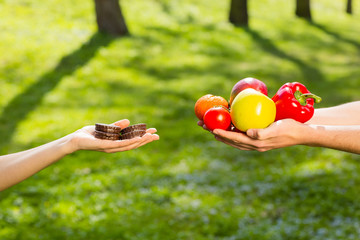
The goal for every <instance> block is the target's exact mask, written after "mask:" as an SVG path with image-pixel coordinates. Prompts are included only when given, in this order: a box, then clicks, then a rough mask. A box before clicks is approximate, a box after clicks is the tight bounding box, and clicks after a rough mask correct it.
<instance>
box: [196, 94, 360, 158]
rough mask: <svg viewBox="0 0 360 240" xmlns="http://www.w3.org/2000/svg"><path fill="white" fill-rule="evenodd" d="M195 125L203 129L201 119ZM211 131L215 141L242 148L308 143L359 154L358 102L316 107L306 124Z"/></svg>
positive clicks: (283, 122) (280, 123) (264, 148)
mask: <svg viewBox="0 0 360 240" xmlns="http://www.w3.org/2000/svg"><path fill="white" fill-rule="evenodd" d="M198 124H199V125H200V126H203V127H204V128H205V129H206V127H205V126H204V125H203V122H202V121H199V122H198ZM212 133H213V134H214V135H215V138H216V139H217V140H218V141H221V142H223V143H225V144H228V145H230V146H232V147H235V148H238V149H241V150H257V151H261V152H263V151H268V150H271V149H276V148H282V147H288V146H293V145H307V146H318V147H326V148H333V149H337V150H341V151H347V152H351V153H357V154H360V101H357V102H351V103H346V104H342V105H339V106H335V107H330V108H321V109H317V110H315V113H314V116H313V118H312V119H310V121H308V122H307V123H306V124H302V123H299V122H296V121H294V120H292V119H284V120H280V121H277V122H274V123H273V124H271V125H270V126H269V127H267V128H265V129H249V130H248V131H247V132H246V133H238V132H231V131H224V130H220V129H215V130H214V131H213V132H212Z"/></svg>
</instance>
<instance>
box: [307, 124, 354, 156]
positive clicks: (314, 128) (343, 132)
mask: <svg viewBox="0 0 360 240" xmlns="http://www.w3.org/2000/svg"><path fill="white" fill-rule="evenodd" d="M305 136H306V137H307V138H306V140H305V138H304V139H303V140H302V142H303V143H304V145H308V146H318V147H327V148H332V149H337V150H342V151H346V152H351V153H356V154H360V125H349V126H326V125H321V126H319V125H310V128H309V129H308V134H306V135H304V134H303V137H305ZM309 136H311V137H309Z"/></svg>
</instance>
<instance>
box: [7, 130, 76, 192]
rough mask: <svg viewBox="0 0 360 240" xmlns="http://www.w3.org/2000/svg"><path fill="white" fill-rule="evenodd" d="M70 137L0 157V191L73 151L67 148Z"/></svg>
mask: <svg viewBox="0 0 360 240" xmlns="http://www.w3.org/2000/svg"><path fill="white" fill-rule="evenodd" d="M70 138H71V135H68V136H65V137H63V138H60V139H58V140H55V141H53V142H50V143H47V144H44V145H42V146H39V147H36V148H33V149H30V150H27V151H23V152H19V153H14V154H9V155H5V156H1V157H0V191H1V190H4V189H6V188H8V187H10V186H12V185H14V184H16V183H19V182H21V181H23V180H24V179H26V178H28V177H30V176H32V175H33V174H35V173H37V172H39V171H40V170H42V169H44V168H46V167H47V166H49V165H51V164H52V163H54V162H56V161H58V160H59V159H61V158H62V157H64V156H65V155H67V154H69V153H71V152H72V151H73V150H71V149H70V148H69V141H70Z"/></svg>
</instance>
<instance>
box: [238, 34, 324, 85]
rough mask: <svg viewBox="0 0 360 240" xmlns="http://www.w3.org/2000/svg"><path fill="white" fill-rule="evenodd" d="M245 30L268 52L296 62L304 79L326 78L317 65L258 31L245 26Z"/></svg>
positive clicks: (317, 79) (322, 79) (318, 79)
mask: <svg viewBox="0 0 360 240" xmlns="http://www.w3.org/2000/svg"><path fill="white" fill-rule="evenodd" d="M244 30H245V31H246V32H247V33H248V34H249V35H250V36H251V37H252V38H253V39H254V41H255V42H256V43H258V45H259V46H260V47H261V48H262V49H263V50H264V51H266V52H269V53H271V54H272V55H274V56H276V57H279V58H283V59H286V60H289V61H290V62H292V63H294V64H296V65H297V66H298V67H299V69H300V70H301V71H302V74H303V76H304V79H305V80H306V81H311V80H316V81H321V82H323V81H324V80H325V78H324V75H323V74H322V73H321V72H320V71H319V70H318V69H316V67H313V66H310V65H308V64H306V62H304V61H302V60H301V59H299V58H297V57H296V56H295V55H291V54H290V53H287V52H284V51H282V50H280V49H279V48H277V47H276V46H275V45H274V44H273V43H272V42H271V40H269V39H266V38H264V37H263V36H261V35H260V34H259V33H258V32H256V31H254V30H252V29H250V28H244Z"/></svg>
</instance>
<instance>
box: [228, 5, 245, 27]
mask: <svg viewBox="0 0 360 240" xmlns="http://www.w3.org/2000/svg"><path fill="white" fill-rule="evenodd" d="M229 20H230V22H231V23H232V24H234V25H236V26H246V27H247V26H248V25H249V16H248V10H247V0H231V6H230V16H229Z"/></svg>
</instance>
